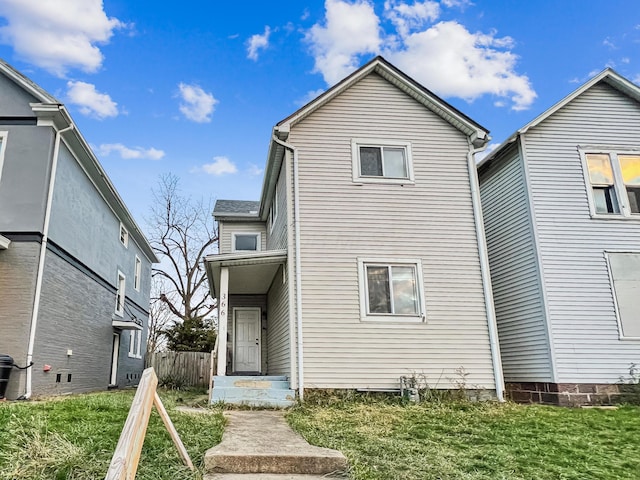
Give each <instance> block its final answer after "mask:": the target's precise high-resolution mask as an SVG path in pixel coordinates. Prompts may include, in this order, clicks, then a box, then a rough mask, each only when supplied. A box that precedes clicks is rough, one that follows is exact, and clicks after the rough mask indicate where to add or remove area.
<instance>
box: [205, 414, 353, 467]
mask: <svg viewBox="0 0 640 480" xmlns="http://www.w3.org/2000/svg"><path fill="white" fill-rule="evenodd" d="M224 415H225V417H226V418H227V426H226V427H225V431H224V434H223V436H222V442H221V443H220V444H219V445H217V446H215V447H213V448H210V449H209V450H207V452H206V453H205V456H204V464H205V471H206V472H207V473H209V474H212V473H218V474H220V473H236V474H256V473H269V474H289V475H291V474H305V475H310V474H311V475H320V478H323V477H322V475H325V474H332V473H339V472H343V471H345V470H346V469H347V460H346V458H345V457H344V455H342V453H340V452H339V451H337V450H332V449H330V448H321V447H315V446H313V445H309V443H307V441H306V440H305V439H304V438H302V437H301V436H300V435H298V434H297V433H296V432H294V431H293V430H292V429H291V427H289V425H288V424H287V422H286V420H285V419H284V414H283V413H282V412H277V411H229V412H225V413H224ZM245 478H249V477H245ZM251 478H258V477H257V476H255V475H253V476H251ZM265 478H269V477H265ZM279 478H280V479H281V478H282V477H279ZM285 478H286V477H285ZM294 478H295V477H294ZM225 480H227V479H225Z"/></svg>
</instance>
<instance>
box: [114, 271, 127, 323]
mask: <svg viewBox="0 0 640 480" xmlns="http://www.w3.org/2000/svg"><path fill="white" fill-rule="evenodd" d="M125 286H126V277H125V276H124V273H122V272H120V271H118V283H117V285H116V314H117V315H120V316H121V317H122V316H123V315H124V299H125Z"/></svg>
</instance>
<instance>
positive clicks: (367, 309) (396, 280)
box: [358, 259, 424, 321]
mask: <svg viewBox="0 0 640 480" xmlns="http://www.w3.org/2000/svg"><path fill="white" fill-rule="evenodd" d="M358 264H359V276H360V292H361V298H360V311H361V316H362V319H363V320H391V321H403V320H408V321H422V320H423V308H422V306H423V305H424V299H423V295H422V292H423V289H422V279H421V274H422V273H421V272H422V266H421V263H420V261H419V260H415V261H405V260H402V261H389V260H376V259H358Z"/></svg>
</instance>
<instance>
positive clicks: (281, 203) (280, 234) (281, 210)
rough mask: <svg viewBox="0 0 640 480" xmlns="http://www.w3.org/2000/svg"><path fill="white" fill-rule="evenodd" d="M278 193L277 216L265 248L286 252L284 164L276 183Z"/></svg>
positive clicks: (286, 193)
mask: <svg viewBox="0 0 640 480" xmlns="http://www.w3.org/2000/svg"><path fill="white" fill-rule="evenodd" d="M276 190H277V192H278V216H277V217H276V221H275V224H274V226H273V230H271V231H270V232H269V234H268V235H267V243H266V245H267V248H268V249H269V250H286V249H287V198H288V192H287V182H286V175H285V167H284V163H283V164H282V167H281V168H280V174H279V176H278V183H277V184H276ZM268 228H269V220H267V229H268Z"/></svg>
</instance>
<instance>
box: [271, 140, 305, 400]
mask: <svg viewBox="0 0 640 480" xmlns="http://www.w3.org/2000/svg"><path fill="white" fill-rule="evenodd" d="M272 139H273V142H275V143H277V144H279V145H281V146H283V147H284V148H288V149H289V150H291V151H292V152H293V225H294V229H295V237H296V238H295V250H296V254H295V270H296V272H295V273H296V327H297V328H296V330H297V343H298V398H299V399H300V401H301V402H302V401H303V400H304V368H303V361H304V355H303V346H302V344H303V335H302V266H301V264H300V199H299V197H298V183H299V181H298V149H297V148H296V147H295V146H293V145H292V144H290V143H287V142H285V141H283V140H280V139H279V138H278V137H277V136H276V135H275V133H274V135H273V137H272Z"/></svg>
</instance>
